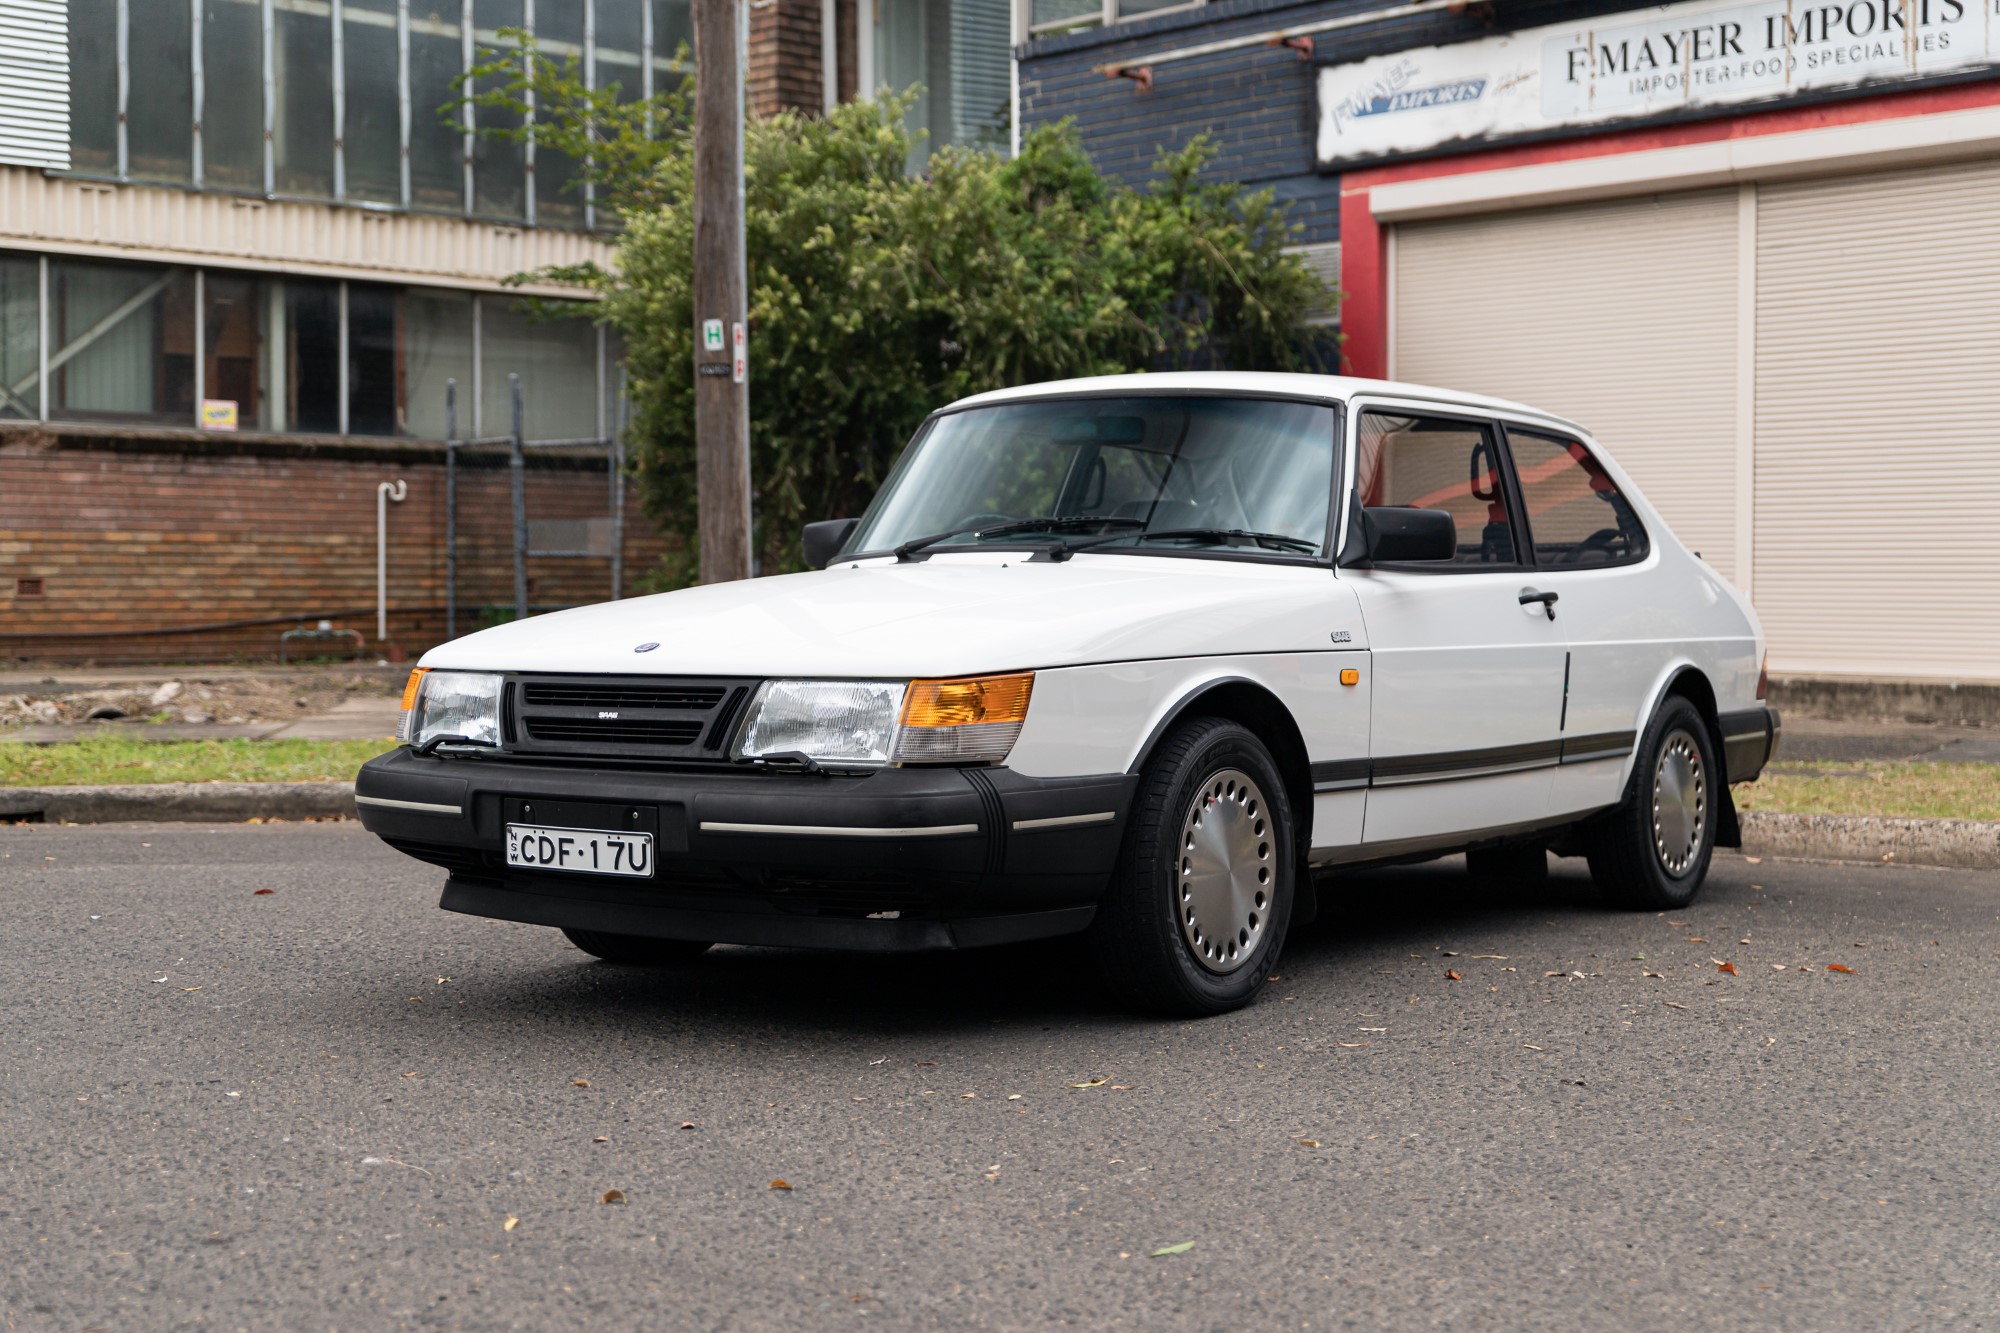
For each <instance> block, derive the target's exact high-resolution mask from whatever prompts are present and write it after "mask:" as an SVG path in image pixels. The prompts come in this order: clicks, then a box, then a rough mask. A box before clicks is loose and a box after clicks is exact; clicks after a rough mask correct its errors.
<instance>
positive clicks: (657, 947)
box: [563, 926, 712, 967]
mask: <svg viewBox="0 0 2000 1333" xmlns="http://www.w3.org/2000/svg"><path fill="white" fill-rule="evenodd" d="M563 934H564V935H565V936H567V937H568V939H569V942H570V943H571V944H574V945H575V946H576V947H577V948H579V949H581V950H583V951H584V952H585V953H587V954H590V955H592V956H593V957H596V958H602V959H603V960H604V961H605V962H607V963H617V964H619V965H620V966H623V967H672V966H674V965H675V964H686V963H692V962H693V961H694V960H695V959H697V958H699V957H701V956H702V955H703V954H705V953H707V952H708V951H709V949H710V948H711V947H712V946H711V945H708V944H705V943H703V942H702V941H700V940H656V939H650V938H648V937H647V936H644V935H613V934H611V933H610V932H608V931H602V930H571V929H569V928H568V927H567V926H565V927H564V928H563Z"/></svg>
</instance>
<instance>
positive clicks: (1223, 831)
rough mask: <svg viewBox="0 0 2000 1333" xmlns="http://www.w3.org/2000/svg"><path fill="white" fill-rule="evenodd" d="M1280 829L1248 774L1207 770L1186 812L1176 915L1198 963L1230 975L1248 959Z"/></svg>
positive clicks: (1260, 928)
mask: <svg viewBox="0 0 2000 1333" xmlns="http://www.w3.org/2000/svg"><path fill="white" fill-rule="evenodd" d="M1275 832H1276V830H1275V829H1274V827H1273V825H1272V820H1271V811H1270V805H1269V803H1268V802H1267V801H1266V800H1265V798H1264V792H1263V789H1262V788H1261V787H1259V786H1258V785H1257V783H1256V781H1255V779H1253V778H1252V777H1251V776H1250V775H1249V774H1248V773H1245V772H1243V771H1242V770H1241V769H1236V768H1225V769H1220V770H1218V771H1216V772H1214V773H1211V774H1209V776H1208V778H1207V780H1206V781H1204V782H1203V783H1202V785H1201V788H1200V790H1198V791H1197V792H1196V793H1195V795H1194V798H1193V799H1192V800H1191V801H1190V802H1189V803H1188V808H1187V811H1186V813H1185V814H1184V815H1183V817H1182V819H1181V831H1180V842H1179V845H1178V856H1177V857H1176V860H1175V867H1174V909H1175V911H1174V914H1175V916H1176V917H1177V918H1178V919H1179V921H1180V926H1181V936H1182V938H1183V939H1184V940H1186V942H1187V946H1188V949H1189V951H1190V952H1191V953H1192V954H1193V955H1194V960H1195V962H1197V963H1199V964H1200V965H1201V966H1202V968H1203V969H1204V970H1206V971H1209V972H1213V973H1216V974H1217V975H1223V976H1226V975H1228V974H1229V973H1232V972H1235V971H1236V970H1238V969H1239V968H1241V967H1243V966H1245V965H1246V964H1247V963H1249V962H1250V960H1251V958H1252V957H1254V956H1255V955H1256V953H1257V946H1258V944H1259V942H1260V941H1261V940H1262V939H1263V937H1264V932H1265V930H1266V929H1267V928H1268V927H1269V925H1270V918H1271V907H1272V903H1273V900H1274V899H1275V897H1276V894H1277V874H1278V862H1277V858H1276V840H1275V838H1274V836H1273V835H1274V833H1275Z"/></svg>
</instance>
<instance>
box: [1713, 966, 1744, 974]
mask: <svg viewBox="0 0 2000 1333" xmlns="http://www.w3.org/2000/svg"><path fill="white" fill-rule="evenodd" d="M1715 970H1716V971H1718V972H1727V973H1728V974H1729V975H1730V976H1732V977H1734V976H1741V975H1742V974H1741V973H1740V972H1738V971H1737V970H1736V964H1734V963H1717V964H1716V965H1715Z"/></svg>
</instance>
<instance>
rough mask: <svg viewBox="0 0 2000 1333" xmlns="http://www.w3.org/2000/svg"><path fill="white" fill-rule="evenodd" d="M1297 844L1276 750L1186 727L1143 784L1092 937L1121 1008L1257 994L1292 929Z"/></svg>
mask: <svg viewBox="0 0 2000 1333" xmlns="http://www.w3.org/2000/svg"><path fill="white" fill-rule="evenodd" d="M1296 851H1297V848H1296V846H1295V844H1294V841H1293V822H1292V810H1291V802H1290V800H1289V798H1288V796H1287V794H1286V791H1285V783H1284V778H1283V776H1282V775H1281V774H1280V773H1279V772H1278V765H1277V762H1276V761H1275V760H1274V759H1272V758H1271V752H1270V751H1269V750H1268V749H1266V748H1265V746H1264V743H1263V742H1262V741H1260V740H1258V739H1257V736H1256V734H1255V733H1253V732H1251V731H1250V730H1249V729H1248V728H1246V727H1243V726H1241V725H1239V724H1237V723H1235V722H1230V721H1226V720H1224V719H1222V718H1214V717H1204V718H1195V719H1193V720H1192V721H1189V722H1184V723H1182V724H1181V725H1180V726H1179V727H1177V728H1176V729H1175V730H1174V731H1173V732H1171V733H1170V734H1169V735H1168V736H1167V738H1166V739H1165V740H1164V741H1163V742H1161V744H1160V747H1159V749H1158V750H1157V751H1156V752H1155V753H1154V755H1153V757H1152V759H1151V760H1150V761H1148V763H1147V765H1146V768H1145V771H1144V772H1143V773H1142V774H1141V776H1140V779H1139V790H1138V792H1137V794H1136V795H1135V797H1134V799H1133V808H1132V816H1131V819H1130V820H1129V821H1128V823H1127V826H1126V830H1125V846H1124V849H1123V851H1122V852H1121V853H1120V855H1119V860H1118V868H1117V870H1116V871H1115V872H1114V874H1113V876H1112V882H1111V887H1110V889H1109V890H1108V891H1107V892H1106V894H1105V896H1104V900H1103V902H1102V903H1100V904H1099V906H1098V909H1097V916H1096V918H1095V920H1093V921H1092V923H1091V927H1090V931H1089V934H1088V943H1089V946H1090V951H1091V955H1092V958H1093V960H1094V961H1095V963H1096V965H1097V970H1098V973H1099V975H1100V976H1102V977H1103V978H1104V979H1105V982H1106V984H1107V985H1108V986H1109V988H1110V990H1111V992H1112V994H1113V995H1114V996H1115V997H1116V998H1117V999H1118V1000H1119V1001H1120V1002H1122V1003H1124V1004H1126V1005H1129V1006H1131V1007H1133V1008H1135V1009H1140V1010H1144V1011H1147V1012H1150V1013H1157V1014H1170V1015H1175V1016H1179V1017H1187V1018H1201V1017H1206V1016H1208V1015H1211V1014H1221V1013H1227V1012H1228V1011H1229V1010H1231V1009H1236V1008H1240V1007H1241V1006H1243V1005H1246V1004H1248V1003H1249V1002H1250V1001H1251V1000H1253V999H1255V998H1256V996H1257V992H1258V991H1259V990H1260V989H1262V988H1263V985H1264V980H1265V978H1266V977H1268V976H1269V975H1270V972H1271V969H1272V967H1273V966H1275V965H1276V963H1277V961H1278V954H1279V952H1280V951H1281V950H1282V949H1283V948H1284V944H1285V933H1286V931H1287V930H1288V929H1289V927H1290V925H1291V914H1292V902H1293V894H1294V886H1295V883H1296V875H1297V865H1296Z"/></svg>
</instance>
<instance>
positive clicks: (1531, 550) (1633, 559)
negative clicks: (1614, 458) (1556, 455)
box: [1494, 417, 1653, 574]
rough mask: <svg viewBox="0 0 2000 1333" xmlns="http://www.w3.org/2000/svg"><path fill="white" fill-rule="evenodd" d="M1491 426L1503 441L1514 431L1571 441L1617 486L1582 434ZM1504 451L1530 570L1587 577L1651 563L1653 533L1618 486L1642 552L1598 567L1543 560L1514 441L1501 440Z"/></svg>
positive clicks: (1522, 425)
mask: <svg viewBox="0 0 2000 1333" xmlns="http://www.w3.org/2000/svg"><path fill="white" fill-rule="evenodd" d="M1494 424H1495V425H1497V426H1498V427H1499V428H1500V433H1501V435H1502V436H1503V437H1505V436H1507V435H1509V434H1510V433H1511V432H1513V431H1517V430H1518V431H1520V432H1521V433H1522V434H1523V435H1534V436H1539V437H1542V438H1545V439H1560V440H1569V441H1573V442H1574V443H1576V444H1577V445H1579V446H1581V447H1582V449H1583V451H1584V452H1585V453H1587V454H1589V455H1590V457H1591V461H1592V462H1594V463H1596V464H1597V466H1598V468H1599V469H1600V470H1601V471H1603V473H1604V475H1605V476H1606V477H1609V478H1610V480H1611V482H1612V484H1613V485H1618V478H1616V477H1614V476H1612V475H1611V469H1609V468H1607V467H1605V466H1604V458H1603V453H1602V451H1601V450H1600V449H1598V448H1596V447H1595V446H1596V441H1594V440H1592V439H1591V438H1590V436H1589V435H1587V434H1586V433H1584V432H1583V431H1580V430H1579V431H1565V430H1559V429H1555V428H1551V427H1548V426H1543V425H1537V424H1531V423H1529V422H1525V421H1509V420H1507V419H1506V418H1504V417H1503V418H1500V419H1498V420H1497V421H1496V422H1495V423H1494ZM1503 447H1504V448H1505V451H1506V457H1507V477H1508V481H1509V483H1510V486H1511V493H1512V494H1513V495H1515V496H1517V497H1518V501H1517V503H1518V504H1519V505H1520V510H1519V512H1520V515H1521V523H1520V527H1521V530H1522V533H1523V535H1524V537H1525V539H1526V543H1527V549H1528V554H1529V556H1530V557H1531V558H1532V560H1533V564H1532V566H1531V567H1532V568H1535V569H1541V570H1548V571H1551V572H1562V573H1576V574H1588V573H1593V572H1595V571H1598V570H1605V569H1624V568H1629V567H1630V566H1632V565H1640V564H1644V563H1645V562H1646V561H1647V560H1650V559H1651V558H1652V556H1653V533H1652V530H1651V529H1649V528H1648V527H1647V526H1646V517H1645V515H1643V514H1641V513H1640V512H1639V507H1638V506H1637V505H1635V504H1633V503H1632V501H1631V498H1630V497H1629V496H1627V495H1626V494H1625V487H1624V486H1622V485H1618V495H1619V498H1620V499H1622V500H1624V501H1625V504H1626V505H1627V507H1628V508H1630V509H1631V511H1632V521H1633V522H1634V523H1637V524H1638V525H1639V536H1640V538H1641V539H1642V540H1643V542H1644V546H1643V548H1642V549H1641V550H1639V551H1638V552H1637V553H1636V554H1633V555H1627V556H1623V557H1621V558H1619V559H1617V560H1607V561H1605V562H1604V563H1603V564H1598V565H1573V564H1559V563H1556V562H1554V561H1544V560H1543V559H1542V553H1541V549H1540V548H1539V547H1538V546H1537V545H1536V544H1535V522H1534V518H1533V517H1532V516H1531V515H1530V514H1529V513H1528V504H1527V493H1526V491H1525V490H1523V489H1522V487H1521V483H1520V478H1519V476H1518V475H1517V473H1516V470H1515V466H1514V445H1513V441H1512V440H1511V439H1504V440H1503Z"/></svg>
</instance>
